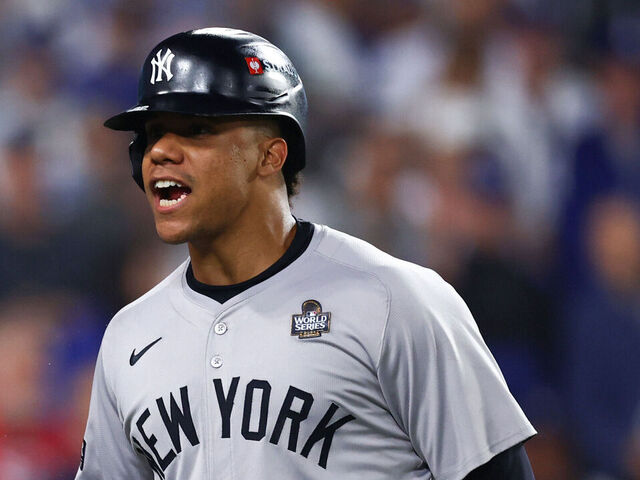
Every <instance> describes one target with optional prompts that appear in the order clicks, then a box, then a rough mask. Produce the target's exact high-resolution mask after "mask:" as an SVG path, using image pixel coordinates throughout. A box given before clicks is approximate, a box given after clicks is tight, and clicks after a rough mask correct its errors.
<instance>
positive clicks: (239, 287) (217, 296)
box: [187, 218, 313, 303]
mask: <svg viewBox="0 0 640 480" xmlns="http://www.w3.org/2000/svg"><path fill="white" fill-rule="evenodd" d="M296 225H297V228H296V234H295V236H294V237H293V241H292V242H291V245H289V248H287V251H286V252H284V254H283V255H282V257H280V259H279V260H278V261H277V262H276V263H274V264H273V265H271V266H270V267H269V268H267V269H266V270H265V271H264V272H262V273H260V274H258V275H256V276H255V277H253V278H250V279H249V280H246V281H244V282H241V283H236V284H233V285H207V284H206V283H202V282H199V281H198V280H196V277H195V276H194V275H193V268H192V267H191V263H189V266H188V267H187V284H188V285H189V287H190V288H191V289H192V290H194V291H196V292H198V293H200V294H202V295H206V296H207V297H209V298H212V299H214V300H215V301H217V302H219V303H224V302H226V301H227V300H229V299H230V298H233V297H235V296H236V295H238V294H240V293H242V292H244V291H245V290H247V289H248V288H251V287H253V286H254V285H257V284H258V283H260V282H264V281H265V280H266V279H267V278H270V277H272V276H274V275H275V274H276V273H278V272H279V271H281V270H283V269H285V268H286V267H287V266H289V265H290V264H291V263H293V262H294V261H295V260H296V259H297V258H298V257H299V256H300V255H302V254H303V253H304V251H305V250H306V249H307V247H308V246H309V243H311V238H312V237H313V223H309V222H305V221H304V220H299V219H297V218H296Z"/></svg>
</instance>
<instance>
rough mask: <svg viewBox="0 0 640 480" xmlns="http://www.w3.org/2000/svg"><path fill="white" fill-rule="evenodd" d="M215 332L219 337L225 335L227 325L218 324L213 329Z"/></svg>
mask: <svg viewBox="0 0 640 480" xmlns="http://www.w3.org/2000/svg"><path fill="white" fill-rule="evenodd" d="M213 331H214V332H216V333H217V334H218V335H224V334H225V332H226V331H227V324H226V323H224V322H220V323H216V326H215V327H213Z"/></svg>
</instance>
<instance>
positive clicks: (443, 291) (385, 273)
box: [317, 226, 457, 302]
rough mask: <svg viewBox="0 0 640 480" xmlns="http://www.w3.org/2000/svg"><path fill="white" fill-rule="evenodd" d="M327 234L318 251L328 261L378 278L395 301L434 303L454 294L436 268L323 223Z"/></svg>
mask: <svg viewBox="0 0 640 480" xmlns="http://www.w3.org/2000/svg"><path fill="white" fill-rule="evenodd" d="M322 228H323V231H324V234H325V237H324V238H323V241H322V242H321V243H320V244H319V245H318V248H317V252H318V253H319V254H321V255H323V256H325V257H326V258H327V259H328V260H330V261H333V262H336V263H339V264H343V265H345V266H348V267H350V268H352V269H354V270H359V271H362V272H365V273H367V274H369V275H371V276H373V277H376V278H377V279H378V281H379V282H380V283H382V284H383V285H384V286H385V288H386V289H387V290H388V291H389V293H390V295H391V297H392V298H393V299H394V301H402V300H408V299H411V298H413V300H414V301H415V302H420V301H424V302H434V301H437V300H439V299H442V298H443V297H444V298H446V297H449V296H451V295H457V294H455V290H453V287H451V285H449V284H448V283H447V282H446V281H445V280H443V279H442V277H441V276H440V275H439V274H438V273H436V272H435V271H434V270H432V269H430V268H427V267H423V266H420V265H417V264H415V263H412V262H408V261H406V260H401V259H399V258H396V257H394V256H392V255H390V254H388V253H386V252H383V251H382V250H380V249H379V248H377V247H375V246H373V245H371V244H370V243H368V242H366V241H364V240H362V239H359V238H356V237H354V236H351V235H349V234H346V233H343V232H340V231H338V230H334V229H332V228H329V227H326V226H323V227H322Z"/></svg>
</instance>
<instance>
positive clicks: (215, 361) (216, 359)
mask: <svg viewBox="0 0 640 480" xmlns="http://www.w3.org/2000/svg"><path fill="white" fill-rule="evenodd" d="M211 366H212V367H213V368H220V367H221V366H222V357H221V356H220V355H214V356H213V358H212V359H211Z"/></svg>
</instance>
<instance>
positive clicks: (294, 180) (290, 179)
mask: <svg viewBox="0 0 640 480" xmlns="http://www.w3.org/2000/svg"><path fill="white" fill-rule="evenodd" d="M286 166H287V164H286V162H285V166H284V168H283V169H282V175H283V176H284V184H285V185H286V187H287V197H288V198H289V200H291V197H294V196H296V195H297V194H298V193H299V192H300V184H301V183H302V174H301V173H300V170H297V171H290V169H287V168H286Z"/></svg>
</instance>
